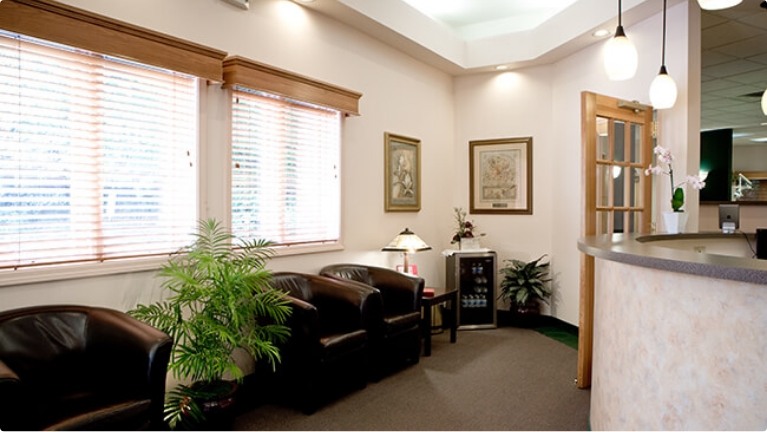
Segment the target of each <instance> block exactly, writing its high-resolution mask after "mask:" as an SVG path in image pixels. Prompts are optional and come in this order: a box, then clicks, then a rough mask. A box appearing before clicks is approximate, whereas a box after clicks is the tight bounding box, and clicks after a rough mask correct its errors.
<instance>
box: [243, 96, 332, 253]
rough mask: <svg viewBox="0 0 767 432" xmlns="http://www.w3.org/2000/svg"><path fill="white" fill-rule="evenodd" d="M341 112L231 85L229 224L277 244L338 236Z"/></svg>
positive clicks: (328, 240)
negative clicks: (230, 218) (230, 195)
mask: <svg viewBox="0 0 767 432" xmlns="http://www.w3.org/2000/svg"><path fill="white" fill-rule="evenodd" d="M340 128H341V113H340V112H339V111H338V110H335V109H329V108H324V107H321V106H318V105H314V104H309V103H303V102H299V101H295V100H291V99H288V98H284V97H279V96H276V95H273V94H269V93H265V92H260V91H253V90H249V89H245V88H242V87H236V88H235V90H234V92H233V101H232V231H233V233H234V234H235V235H237V236H241V237H243V238H263V239H268V240H271V241H273V242H275V243H276V244H277V245H304V244H325V243H335V242H337V241H338V239H339V235H340V183H339V162H340V161H339V158H340V151H339V149H340Z"/></svg>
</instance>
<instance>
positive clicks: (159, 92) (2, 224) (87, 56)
mask: <svg viewBox="0 0 767 432" xmlns="http://www.w3.org/2000/svg"><path fill="white" fill-rule="evenodd" d="M196 113H197V84H196V78H193V77H190V76H186V75H183V74H179V73H174V72H171V71H166V70H161V69H157V68H152V67H149V66H145V65H141V64H137V63H132V62H129V61H125V60H119V59H116V58H110V57H107V56H101V55H96V54H92V53H89V52H85V51H82V50H76V49H70V48H67V47H64V46H61V45H57V44H53V43H48V42H44V41H40V40H36V39H32V38H26V37H23V36H18V35H11V34H5V33H3V34H0V268H9V267H19V266H32V265H40V264H53V263H71V262H82V261H101V260H107V259H115V258H127V257H139V256H147V255H156V254H166V253H169V252H173V251H176V250H177V249H178V248H180V247H181V246H183V245H184V244H187V243H188V242H189V240H190V237H189V233H191V232H193V231H194V227H195V221H196V212H197V198H196V190H197V187H196V178H197V176H196V167H195V165H196V163H195V162H196V160H195V158H196V153H197V150H196V149H197V147H196V142H197V139H196V136H197V135H196V125H197V114H196Z"/></svg>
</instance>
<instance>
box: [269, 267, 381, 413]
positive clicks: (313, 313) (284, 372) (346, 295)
mask: <svg viewBox="0 0 767 432" xmlns="http://www.w3.org/2000/svg"><path fill="white" fill-rule="evenodd" d="M272 285H273V287H275V288H276V289H279V290H282V291H284V292H287V293H288V300H290V302H291V305H292V307H293V312H292V314H291V316H290V318H289V319H288V326H289V327H290V329H291V335H290V338H289V340H288V341H287V342H286V344H284V345H283V346H282V347H281V351H280V355H281V359H282V360H281V362H280V364H279V365H278V367H277V375H278V377H277V387H278V388H283V389H284V390H285V391H286V392H287V393H286V394H285V395H284V398H289V399H291V400H292V401H293V402H297V403H298V405H299V407H300V408H301V409H302V410H303V411H304V412H305V413H307V414H309V413H312V412H314V411H315V410H316V409H317V408H318V407H319V406H320V405H321V404H322V402H323V400H325V399H327V398H328V397H330V396H333V395H334V393H335V391H336V390H337V389H338V390H341V391H343V390H348V389H349V388H362V387H364V386H365V385H366V382H367V376H366V372H367V371H366V365H367V361H366V360H367V358H366V356H367V347H368V339H369V329H370V328H371V327H372V326H375V325H376V323H377V322H378V321H380V316H381V300H380V294H379V293H378V292H376V291H375V290H371V289H369V288H366V287H359V286H354V285H349V284H347V283H344V282H343V281H337V280H334V279H331V278H327V277H323V276H318V275H310V274H302V273H288V272H278V273H274V274H273V280H272Z"/></svg>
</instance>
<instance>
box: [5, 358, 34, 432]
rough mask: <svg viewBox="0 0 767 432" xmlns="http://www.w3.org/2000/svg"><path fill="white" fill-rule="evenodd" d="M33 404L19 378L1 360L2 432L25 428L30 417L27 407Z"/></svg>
mask: <svg viewBox="0 0 767 432" xmlns="http://www.w3.org/2000/svg"><path fill="white" fill-rule="evenodd" d="M31 402H32V401H30V400H29V399H28V395H27V394H26V393H24V387H23V385H22V382H21V379H20V378H19V376H18V375H17V374H16V372H14V371H13V370H12V369H11V368H10V367H8V365H6V364H5V363H3V361H2V360H0V413H2V414H0V430H21V429H22V428H24V420H25V418H26V417H27V416H28V415H29V414H27V413H26V406H25V405H26V404H28V403H31Z"/></svg>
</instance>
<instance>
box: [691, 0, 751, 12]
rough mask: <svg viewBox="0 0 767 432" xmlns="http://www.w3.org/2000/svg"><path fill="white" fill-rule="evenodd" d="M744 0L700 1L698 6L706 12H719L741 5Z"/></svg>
mask: <svg viewBox="0 0 767 432" xmlns="http://www.w3.org/2000/svg"><path fill="white" fill-rule="evenodd" d="M742 1H743V0H698V4H699V5H700V8H701V9H705V10H719V9H727V8H728V7H733V6H735V5H738V4H740V2H742Z"/></svg>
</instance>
